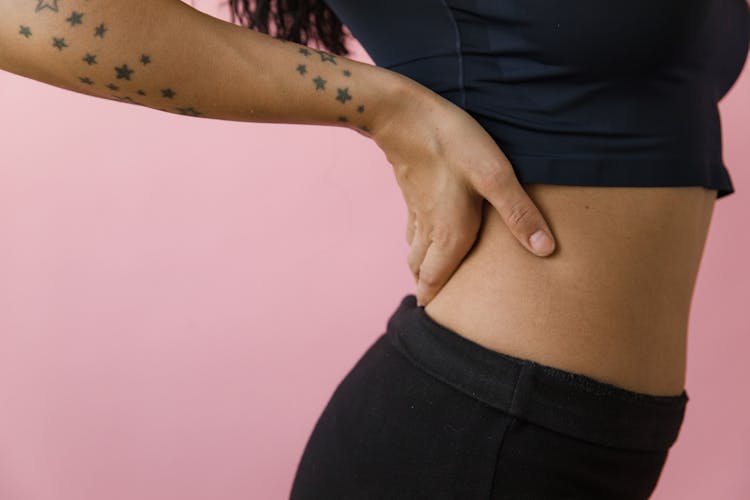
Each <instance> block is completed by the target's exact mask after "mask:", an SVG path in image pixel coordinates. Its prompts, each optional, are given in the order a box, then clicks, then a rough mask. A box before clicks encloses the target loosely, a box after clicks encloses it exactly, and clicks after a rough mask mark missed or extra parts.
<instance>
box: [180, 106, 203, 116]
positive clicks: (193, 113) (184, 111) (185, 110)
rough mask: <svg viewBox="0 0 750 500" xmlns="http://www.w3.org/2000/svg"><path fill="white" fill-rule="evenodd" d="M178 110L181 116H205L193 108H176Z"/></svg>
mask: <svg viewBox="0 0 750 500" xmlns="http://www.w3.org/2000/svg"><path fill="white" fill-rule="evenodd" d="M176 109H177V111H179V112H180V114H181V115H187V116H200V115H202V114H203V113H201V112H200V111H198V110H196V109H195V108H193V107H192V106H190V107H189V108H176Z"/></svg>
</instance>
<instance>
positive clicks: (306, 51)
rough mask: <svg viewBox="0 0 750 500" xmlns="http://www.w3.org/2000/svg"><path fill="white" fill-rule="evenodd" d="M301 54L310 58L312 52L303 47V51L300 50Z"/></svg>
mask: <svg viewBox="0 0 750 500" xmlns="http://www.w3.org/2000/svg"><path fill="white" fill-rule="evenodd" d="M299 53H300V54H304V55H305V57H307V56H309V55H310V51H309V50H307V49H306V48H304V47H302V48H301V49H299Z"/></svg>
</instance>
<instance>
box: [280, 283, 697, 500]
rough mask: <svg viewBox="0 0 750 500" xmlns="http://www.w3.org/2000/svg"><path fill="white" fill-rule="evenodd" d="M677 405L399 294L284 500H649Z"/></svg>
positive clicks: (677, 400)
mask: <svg viewBox="0 0 750 500" xmlns="http://www.w3.org/2000/svg"><path fill="white" fill-rule="evenodd" d="M687 401H688V395H687V392H685V391H683V392H682V393H681V394H680V395H676V396H652V395H648V394H642V393H638V392H633V391H629V390H626V389H623V388H620V387H616V386H614V385H611V384H607V383H604V382H600V381H597V380H594V379H592V378H589V377H586V376H584V375H580V374H574V373H571V372H567V371H564V370H559V369H557V368H554V367H551V366H546V365H541V364H538V363H535V362H533V361H531V360H526V359H521V358H517V357H513V356H509V355H507V354H503V353H499V352H495V351H492V350H489V349H486V348H485V347H483V346H481V345H479V344H476V343H474V342H472V341H470V340H469V339H466V338H464V337H461V336H460V335H458V334H457V333H455V332H453V331H451V330H449V329H447V328H445V327H443V326H442V325H440V324H438V323H437V322H435V321H434V320H432V319H431V318H430V317H429V316H428V315H427V314H426V312H425V311H424V307H418V306H417V305H416V297H415V296H414V295H413V294H409V295H407V296H405V297H404V298H403V299H402V301H401V304H400V305H399V306H398V308H397V309H396V311H395V312H394V313H393V315H392V316H391V317H390V319H389V321H388V325H387V329H386V332H385V333H384V334H382V335H381V336H380V337H378V339H377V340H376V341H375V342H374V344H372V345H371V347H370V348H369V349H368V350H367V351H366V352H365V353H364V355H363V356H362V357H361V358H360V359H359V360H358V361H357V363H356V364H355V365H354V367H353V368H352V369H351V370H350V371H349V373H348V374H346V376H345V377H344V378H343V380H342V381H341V382H340V384H339V385H338V386H337V388H336V390H335V391H334V393H333V395H332V397H331V399H330V400H329V401H328V403H327V405H326V407H325V409H324V410H323V412H322V414H321V415H320V417H319V418H318V421H317V422H316V424H315V427H314V429H313V432H312V434H311V435H310V438H309V440H308V442H307V445H306V446H305V449H304V451H303V454H302V457H301V459H300V462H299V464H298V468H297V472H296V475H295V478H294V483H293V485H292V490H291V494H290V499H291V500H308V499H350V500H356V499H393V500H399V499H425V500H427V499H430V500H441V499H462V500H466V499H493V500H499V499H507V500H511V499H512V500H521V499H532V500H544V499H571V500H573V499H575V500H587V499H597V500H601V499H605V498H606V499H608V500H618V499H622V500H636V499H647V498H648V497H649V495H650V493H651V492H652V491H653V489H654V488H655V486H656V482H657V480H658V478H659V475H660V474H661V470H662V467H663V465H664V462H665V460H666V457H667V454H668V452H669V448H670V447H671V446H672V444H673V443H674V441H675V440H676V438H677V436H678V433H679V429H680V427H681V425H682V421H683V416H684V412H685V408H686V403H687Z"/></svg>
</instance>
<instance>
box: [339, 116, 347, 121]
mask: <svg viewBox="0 0 750 500" xmlns="http://www.w3.org/2000/svg"><path fill="white" fill-rule="evenodd" d="M339 121H340V122H348V121H349V119H348V118H347V117H346V116H339Z"/></svg>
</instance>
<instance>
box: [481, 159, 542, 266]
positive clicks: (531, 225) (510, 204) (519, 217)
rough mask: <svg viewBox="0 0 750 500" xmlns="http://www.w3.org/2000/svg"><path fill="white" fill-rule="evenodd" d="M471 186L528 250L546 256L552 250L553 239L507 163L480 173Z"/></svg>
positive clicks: (540, 215)
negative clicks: (481, 174)
mask: <svg viewBox="0 0 750 500" xmlns="http://www.w3.org/2000/svg"><path fill="white" fill-rule="evenodd" d="M474 188H475V189H476V190H477V192H478V193H479V194H481V195H482V196H483V197H484V198H486V199H487V201H488V202H489V203H490V204H491V205H492V206H493V207H494V208H495V210H497V211H498V213H499V214H500V216H501V217H502V218H503V220H504V221H505V224H506V225H507V226H508V228H509V229H510V231H511V233H512V234H513V235H514V236H515V237H516V239H518V241H520V242H521V244H522V245H523V246H524V247H525V248H527V249H528V250H529V251H530V252H531V253H533V254H536V255H539V256H542V257H546V256H547V255H549V254H551V253H552V252H553V251H554V250H555V240H554V238H553V236H552V231H551V230H550V228H549V226H548V225H547V222H546V221H545V220H544V217H543V216H542V213H541V212H540V211H539V209H538V208H537V206H536V205H535V204H534V201H533V200H532V199H531V198H530V197H529V195H528V193H526V191H525V190H524V189H523V186H521V184H520V183H519V182H518V178H517V177H516V176H515V175H514V172H513V169H512V168H510V167H506V168H497V169H496V170H495V171H494V172H493V173H490V174H484V175H483V177H482V178H481V179H480V180H479V181H477V182H475V183H474Z"/></svg>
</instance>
